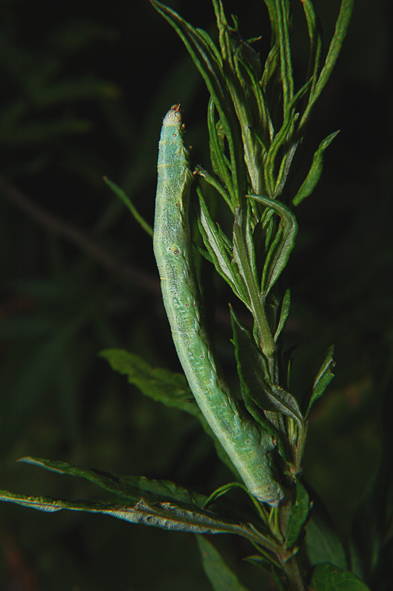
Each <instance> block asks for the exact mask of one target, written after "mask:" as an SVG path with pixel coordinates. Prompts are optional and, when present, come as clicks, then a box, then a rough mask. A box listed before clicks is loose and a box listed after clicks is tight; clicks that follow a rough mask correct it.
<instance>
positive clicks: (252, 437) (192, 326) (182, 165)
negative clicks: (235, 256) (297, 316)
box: [153, 105, 284, 507]
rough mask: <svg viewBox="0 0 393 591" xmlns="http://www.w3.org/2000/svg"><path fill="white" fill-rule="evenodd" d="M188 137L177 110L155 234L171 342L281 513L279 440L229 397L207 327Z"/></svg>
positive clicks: (229, 441)
mask: <svg viewBox="0 0 393 591" xmlns="http://www.w3.org/2000/svg"><path fill="white" fill-rule="evenodd" d="M182 131H183V129H182V120H181V114H180V105H175V106H173V107H172V108H171V109H170V110H169V111H168V113H167V115H166V116H165V118H164V121H163V125H162V130H161V137H160V142H159V154H158V185H157V196H156V210H155V220H154V235H153V241H154V254H155V257H156V260H157V266H158V269H159V273H160V279H161V289H162V295H163V300H164V305H165V309H166V313H167V316H168V320H169V323H170V326H171V329H172V337H173V341H174V344H175V347H176V350H177V354H178V356H179V359H180V362H181V365H182V367H183V370H184V373H185V375H186V377H187V380H188V383H189V386H190V388H191V390H192V392H193V394H194V396H195V399H196V402H197V403H198V406H199V408H200V409H201V411H202V413H203V415H204V416H205V418H206V420H207V421H208V423H209V425H210V427H211V429H212V430H213V432H214V433H215V435H216V436H217V438H218V439H219V441H220V443H221V445H222V446H223V447H224V449H225V451H226V452H227V454H228V456H229V457H230V459H231V461H232V462H233V464H234V465H235V467H236V469H237V470H238V472H239V474H240V476H241V477H242V479H243V481H244V483H245V485H246V486H247V489H248V490H249V491H250V493H252V494H253V495H254V496H255V497H256V498H257V499H258V500H259V501H263V502H265V503H269V504H270V505H272V506H274V507H277V506H278V504H279V502H280V500H281V499H282V497H283V496H284V495H283V491H282V489H281V486H280V485H279V484H278V483H277V482H276V481H275V479H274V477H273V470H274V465H273V457H272V452H273V449H274V443H273V439H272V437H271V435H269V434H268V433H267V432H266V431H264V430H263V429H262V428H259V427H257V425H256V424H255V423H254V422H251V420H250V419H249V418H248V417H247V416H246V414H245V413H244V412H243V411H242V410H241V408H240V407H239V405H238V403H237V401H236V400H234V398H233V397H232V396H231V394H230V392H229V390H228V388H227V386H226V384H225V382H224V381H223V380H222V379H221V377H220V376H219V370H218V368H217V366H216V362H215V359H214V355H213V353H212V349H211V347H210V345H209V341H208V337H207V333H206V331H205V329H204V326H203V321H202V318H201V307H200V303H199V301H200V297H199V289H198V284H197V280H196V275H195V270H194V265H193V253H192V243H191V237H190V228H189V217H188V207H189V197H190V189H191V184H192V180H193V175H192V173H191V170H190V167H189V163H188V152H187V150H186V149H185V147H184V144H183V140H182Z"/></svg>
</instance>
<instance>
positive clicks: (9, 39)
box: [0, 0, 393, 591]
mask: <svg viewBox="0 0 393 591" xmlns="http://www.w3.org/2000/svg"><path fill="white" fill-rule="evenodd" d="M170 5H171V7H173V8H174V9H175V10H178V11H179V12H180V13H181V14H182V15H183V16H184V17H185V18H186V19H187V20H189V21H190V22H192V23H193V24H194V25H196V26H200V27H203V28H207V30H209V31H213V30H214V23H213V11H212V7H211V4H210V2H209V1H208V0H203V1H199V2H193V3H191V2H186V1H185V0H178V1H176V2H175V1H173V2H171V3H170ZM315 5H316V8H317V10H318V12H319V14H320V17H321V19H322V23H323V26H324V31H325V38H326V40H328V39H329V38H330V35H331V33H332V30H333V27H334V20H335V18H336V16H337V11H338V2H329V3H326V2H323V1H322V0H320V1H319V2H315ZM225 6H226V8H227V13H228V14H229V13H231V12H233V13H234V14H236V15H237V16H238V17H239V19H240V26H241V31H242V32H243V34H244V36H246V37H256V36H258V35H259V34H262V39H261V41H260V42H259V45H258V50H259V51H260V52H261V54H262V55H264V52H266V49H267V48H268V46H269V26H268V21H267V12H266V10H265V8H264V5H263V2H262V0H261V1H260V2H258V1H257V0H245V1H243V2H236V1H235V0H232V1H227V2H226V3H225ZM0 13H1V14H0V22H1V28H0V71H1V83H2V84H1V87H2V93H1V99H0V101H1V102H0V156H1V160H0V162H1V164H0V268H1V284H0V353H1V367H0V383H1V398H0V453H1V459H0V462H1V464H0V465H1V482H0V487H1V488H9V489H11V490H14V491H15V492H21V493H25V494H46V495H48V496H53V497H60V498H71V499H72V498H74V499H76V498H94V497H95V496H96V497H102V492H101V491H95V490H93V488H92V487H90V486H89V485H88V484H86V483H81V482H78V481H72V480H69V479H67V478H64V477H63V478H62V477H60V476H56V475H54V474H51V473H45V472H39V471H38V470H37V469H36V468H33V467H29V466H22V465H17V464H15V463H14V460H15V459H17V458H18V457H21V456H23V455H34V456H38V457H47V458H51V459H61V460H65V461H68V462H70V463H73V464H79V465H81V466H85V467H89V466H90V467H96V468H100V469H102V470H108V471H112V472H122V473H132V474H144V475H146V476H149V477H154V478H170V479H172V480H176V481H178V482H180V483H182V484H186V485H192V486H195V487H200V488H201V489H204V490H211V489H212V488H213V487H214V486H217V485H219V484H221V483H222V482H224V479H225V478H227V477H228V474H227V473H226V472H225V470H224V468H222V467H221V466H220V465H219V463H218V462H217V460H216V458H215V454H214V450H213V448H212V446H211V444H210V442H209V441H207V438H206V437H205V435H204V434H203V433H202V432H201V429H200V428H199V427H198V425H197V424H196V423H195V422H194V421H193V420H192V418H191V417H189V416H188V415H187V416H183V415H182V414H180V413H178V412H176V411H173V410H170V409H167V408H164V407H162V406H160V405H158V404H155V403H153V402H152V401H150V400H147V399H145V398H143V397H142V395H141V394H140V393H139V392H138V391H137V390H135V389H133V388H131V387H130V386H128V385H127V384H126V382H125V379H124V378H123V377H121V376H119V375H115V374H114V373H113V372H111V370H110V369H109V366H108V365H107V364H106V362H105V361H104V360H102V359H100V358H99V357H98V356H97V353H98V352H99V351H100V350H102V349H104V348H107V347H122V348H125V349H128V350H130V351H132V352H133V353H137V354H139V355H141V356H143V357H145V358H146V359H147V360H148V361H149V362H150V363H152V364H154V365H157V366H165V367H168V368H170V369H172V370H174V371H178V370H179V364H178V362H177V359H176V356H175V352H174V348H173V346H172V344H171V340H170V334H169V329H168V326H167V322H166V319H165V316H164V312H163V307H162V303H161V298H160V293H159V285H158V277H157V272H156V267H155V262H154V258H153V253H152V245H151V239H150V238H149V237H148V236H147V235H146V234H144V232H143V231H142V230H141V229H140V228H139V227H138V226H137V224H136V223H135V222H134V220H133V219H132V218H131V216H130V215H129V213H128V212H127V211H126V210H125V209H124V207H123V206H122V205H121V204H120V203H119V202H118V201H117V199H116V198H115V197H114V196H113V195H112V194H111V193H110V191H109V189H108V188H107V186H106V185H105V183H104V182H103V180H102V177H103V176H104V175H107V176H108V177H109V178H110V179H112V180H114V181H115V182H116V183H117V184H119V185H120V186H121V187H122V188H124V189H125V190H126V192H127V193H128V194H129V195H130V196H131V198H132V200H133V202H134V203H135V204H136V206H137V207H138V209H139V211H140V212H141V213H142V214H143V215H144V216H145V217H146V219H147V220H148V221H149V222H151V223H152V220H153V211H154V193H155V167H156V157H157V142H158V136H159V131H160V125H161V120H162V117H163V115H164V114H165V112H166V111H167V109H168V108H169V107H170V106H171V105H172V104H174V103H178V102H181V103H182V107H183V110H184V118H185V120H186V123H187V129H188V133H187V142H188V143H189V144H192V146H193V151H192V153H193V158H194V159H195V161H196V162H201V163H202V164H204V165H205V166H207V165H208V153H207V145H206V144H207V142H206V139H207V133H206V125H205V120H206V119H205V118H206V105H207V98H208V96H207V92H206V90H205V88H204V86H203V83H202V81H201V79H200V78H199V76H198V74H197V72H196V70H195V68H194V66H193V65H192V62H191V60H190V59H189V58H188V57H187V55H186V52H185V49H184V48H183V46H182V44H181V42H180V41H179V40H178V39H177V37H176V35H175V33H174V32H173V31H172V30H171V29H170V28H169V26H168V25H167V24H166V23H165V22H164V21H163V20H162V19H161V18H160V17H159V16H158V15H157V14H156V13H155V11H154V10H153V8H152V7H151V6H150V4H149V2H148V1H147V0H146V1H145V0H144V1H142V0H139V1H138V2H124V1H119V0H117V1H116V2H112V3H109V2H105V3H96V2H95V3H93V2H89V1H88V0H79V1H78V2H75V1H70V2H67V3H53V2H52V3H51V2H48V1H47V0H40V1H39V2H33V3H32V2H26V0H8V1H7V0H3V1H2V2H1V4H0ZM391 13H392V8H391V3H389V2H387V1H384V0H378V1H374V2H373V3H369V2H366V0H357V4H356V6H355V12H354V17H353V21H352V25H351V27H350V30H349V35H348V38H347V40H346V42H345V45H344V50H343V53H342V56H341V58H340V60H339V62H338V65H337V67H336V70H335V72H334V74H333V77H332V79H331V81H330V83H329V85H328V87H327V89H326V90H325V92H324V94H323V96H322V97H321V100H320V103H319V105H318V108H317V111H316V113H315V118H314V121H313V125H312V128H311V129H310V137H309V158H311V155H312V152H313V150H315V149H316V147H317V145H318V143H319V141H320V140H321V139H322V138H323V137H325V136H326V135H328V133H330V132H332V131H335V130H336V129H341V130H342V132H341V133H340V134H339V136H338V137H337V138H336V139H335V140H334V143H333V144H332V146H331V147H330V148H329V149H328V151H327V152H326V156H325V169H324V173H323V176H322V180H321V182H320V185H319V186H318V188H317V190H316V192H315V194H314V195H313V196H312V197H310V198H309V199H308V200H306V201H305V202H304V203H303V204H302V205H301V206H300V207H299V211H298V220H299V226H300V233H299V237H298V240H297V246H296V249H295V253H294V255H293V258H292V260H291V262H290V265H289V267H288V269H287V271H286V279H287V280H288V282H289V284H290V285H291V286H292V296H293V307H292V311H291V315H290V318H289V322H288V325H287V328H286V332H285V346H286V347H289V346H290V345H292V344H297V345H299V346H298V348H297V349H296V352H295V356H294V368H293V390H294V393H295V394H297V395H299V396H300V395H301V394H302V392H304V391H305V390H306V389H307V388H308V387H310V384H311V380H312V376H313V374H314V373H315V370H316V369H317V367H318V365H319V363H320V361H321V359H322V358H323V355H324V353H325V350H326V348H327V346H328V345H330V344H331V343H336V355H335V356H336V360H337V366H336V379H335V380H334V382H333V383H332V385H331V386H330V388H329V391H328V393H327V394H326V395H325V397H324V398H323V399H322V400H321V401H320V402H319V404H318V405H317V407H316V410H315V411H314V414H313V416H312V421H311V425H310V432H309V441H308V447H307V452H306V457H305V476H306V477H307V479H308V480H309V481H310V482H311V484H312V486H313V487H314V488H315V489H316V491H317V492H318V494H319V495H320V496H321V497H322V498H323V500H324V501H325V503H326V504H327V506H328V508H329V509H330V511H331V512H332V514H333V517H334V519H335V520H336V522H337V524H338V525H339V527H340V529H341V531H342V533H343V534H346V533H348V531H349V529H350V523H351V520H352V518H353V516H354V513H355V511H356V509H357V507H358V506H359V504H360V503H361V501H362V499H363V497H364V496H365V494H366V492H367V489H368V487H369V486H370V485H371V482H372V479H373V477H374V476H375V473H376V470H377V468H378V464H379V461H380V456H381V447H382V442H383V437H382V434H383V427H384V426H385V422H386V421H387V417H388V416H389V409H390V406H391V403H390V402H389V394H390V390H389V387H390V370H391V366H392V361H393V357H392V347H393V293H392V287H393V286H392V283H393V273H392V260H393V242H392V231H391V220H392V217H393V199H392V193H393V178H392V170H393V162H392V158H393V153H392V123H393V111H392V104H393V101H392V82H391V80H392V78H391V70H392V65H393V64H392V57H393V53H392V38H391V27H390V23H391V17H392V14H391ZM301 17H302V15H301V6H300V3H299V6H297V5H295V14H294V18H295V23H296V24H298V25H299V28H295V31H296V32H295V35H294V39H293V43H294V63H295V72H296V74H297V75H298V76H299V84H300V79H301V76H302V74H303V73H304V71H305V68H306V63H307V51H306V50H307V39H306V37H305V36H304V35H303V33H304V32H305V28H304V25H302V24H301V23H302V20H301ZM306 154H307V152H306ZM307 164H308V162H307V161H306V164H305V170H306V168H307ZM204 272H205V273H206V274H207V275H208V278H209V277H211V275H209V273H211V270H209V269H206V270H205V271H204ZM215 289H216V296H217V300H218V306H217V310H216V328H217V333H218V336H217V347H218V349H219V352H220V354H221V357H222V359H223V361H224V364H225V363H226V366H227V370H228V371H229V372H231V371H232V372H233V367H232V365H233V363H232V361H233V359H232V353H231V352H230V349H229V338H230V333H229V318H228V314H227V306H226V302H227V299H226V298H227V292H226V290H225V288H224V286H223V285H222V284H221V283H219V282H217V285H216V287H215ZM381 409H382V411H383V412H382V413H381ZM381 416H383V417H386V420H385V421H382V420H381ZM390 416H391V413H390ZM388 473H389V471H388V470H387V471H386V474H388ZM387 478H388V477H387ZM0 515H1V517H0V519H1V521H0V545H1V572H0V585H1V588H2V589H5V590H6V591H11V590H13V589H23V590H26V591H33V590H34V591H35V590H38V589H39V590H44V591H46V590H48V591H49V590H52V589H57V590H59V591H63V590H71V589H72V590H74V591H78V590H80V591H82V590H90V589H91V590H93V589H94V590H101V589H102V590H104V589H109V588H115V589H119V590H123V589H124V590H131V589H132V590H139V589H144V590H149V589H157V588H159V589H160V590H165V589H185V588H187V589H189V590H190V591H192V590H193V589H195V590H196V589H205V588H206V589H208V588H209V587H208V583H207V581H206V580H205V579H204V575H203V573H202V569H201V566H200V564H199V558H198V554H197V550H196V545H195V543H194V540H193V537H192V536H191V535H189V534H180V533H166V532H163V531H160V530H154V529H149V528H145V527H142V526H131V525H128V524H126V523H123V522H120V521H116V520H113V519H109V518H105V517H103V516H90V515H84V514H72V513H68V514H67V513H64V514H62V513H59V514H55V515H50V516H48V515H45V514H41V513H35V512H33V511H30V510H28V509H23V508H20V507H14V506H11V505H4V506H2V507H0ZM220 543H221V545H223V547H224V553H226V555H227V556H229V559H230V560H231V562H232V563H233V564H235V568H237V570H238V571H239V572H240V574H241V577H243V580H244V582H246V583H247V584H248V585H249V587H250V589H257V588H260V586H258V584H257V583H256V580H257V579H256V578H255V577H259V576H260V572H259V571H255V570H252V569H251V568H250V569H248V568H245V567H244V565H243V564H242V563H241V557H242V556H244V555H245V552H247V551H248V550H249V549H245V548H244V547H243V545H242V544H243V543H242V542H241V541H240V542H239V541H236V540H235V539H230V540H226V538H223V540H220ZM254 579H255V580H254Z"/></svg>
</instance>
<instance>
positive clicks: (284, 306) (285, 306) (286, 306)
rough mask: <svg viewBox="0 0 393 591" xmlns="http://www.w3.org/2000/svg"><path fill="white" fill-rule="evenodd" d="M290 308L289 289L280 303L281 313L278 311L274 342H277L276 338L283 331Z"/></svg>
mask: <svg viewBox="0 0 393 591" xmlns="http://www.w3.org/2000/svg"><path fill="white" fill-rule="evenodd" d="M290 308H291V291H290V290H289V289H287V290H286V292H285V294H284V297H283V300H282V303H281V311H280V319H279V321H278V325H277V330H276V332H275V334H274V340H275V341H276V342H277V340H278V337H279V336H280V334H281V332H282V331H283V329H284V326H285V323H286V321H287V318H288V315H289V310H290Z"/></svg>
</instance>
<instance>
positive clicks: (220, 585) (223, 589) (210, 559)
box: [197, 536, 247, 591]
mask: <svg viewBox="0 0 393 591" xmlns="http://www.w3.org/2000/svg"><path fill="white" fill-rule="evenodd" d="M197 541H198V546H199V551H200V553H201V556H202V564H203V570H204V571H205V573H206V576H207V578H208V579H209V581H210V583H211V584H212V587H213V589H214V591H247V589H246V588H245V587H244V586H243V585H242V584H241V583H240V581H239V579H238V578H237V576H236V575H235V574H234V573H233V572H232V571H231V569H230V568H229V566H228V565H227V564H226V562H225V561H224V560H223V558H222V557H221V555H220V553H219V552H218V551H217V550H216V548H215V547H214V546H213V544H211V543H210V542H209V541H208V540H207V539H206V538H204V537H203V536H197Z"/></svg>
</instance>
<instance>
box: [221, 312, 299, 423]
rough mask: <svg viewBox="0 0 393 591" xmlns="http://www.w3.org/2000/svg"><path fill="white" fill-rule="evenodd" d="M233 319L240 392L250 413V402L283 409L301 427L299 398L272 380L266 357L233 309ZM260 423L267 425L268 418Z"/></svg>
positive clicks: (281, 410)
mask: <svg viewBox="0 0 393 591" xmlns="http://www.w3.org/2000/svg"><path fill="white" fill-rule="evenodd" d="M231 321H232V328H233V336H234V343H235V355H236V361H237V367H238V373H239V377H240V384H241V392H242V396H243V399H244V404H245V405H246V407H247V408H250V411H249V412H251V408H252V405H250V403H255V404H256V405H257V406H258V407H259V408H260V409H261V410H266V411H273V412H280V413H282V414H285V415H287V416H289V417H291V418H292V419H293V420H294V421H296V422H297V423H298V425H299V427H300V428H301V429H302V428H303V418H302V415H301V412H300V409H299V406H298V404H297V402H296V399H295V398H294V397H293V396H292V395H291V394H289V392H286V391H285V390H283V389H282V388H279V386H277V385H275V384H270V383H269V373H268V368H267V364H266V360H265V358H264V356H263V355H262V353H261V352H260V351H259V350H258V349H257V347H256V345H255V343H254V340H253V338H252V337H251V335H250V333H249V331H248V330H247V329H246V328H245V326H243V325H242V324H241V322H240V321H239V319H238V318H237V316H236V314H235V313H234V312H233V310H232V308H231ZM251 414H253V413H252V412H251ZM254 418H256V417H254ZM256 420H258V419H256ZM258 422H261V421H258ZM261 424H262V425H263V426H265V427H266V421H265V423H263V422H262V423H261Z"/></svg>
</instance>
